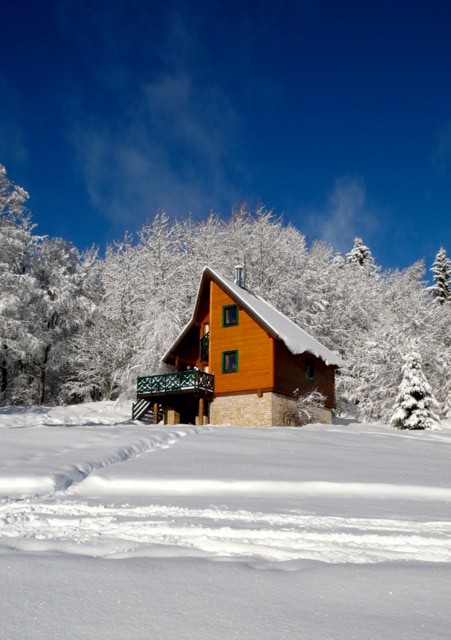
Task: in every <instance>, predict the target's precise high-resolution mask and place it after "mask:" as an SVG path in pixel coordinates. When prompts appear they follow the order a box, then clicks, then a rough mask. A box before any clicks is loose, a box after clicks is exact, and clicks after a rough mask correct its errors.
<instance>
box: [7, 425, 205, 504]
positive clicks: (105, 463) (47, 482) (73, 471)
mask: <svg viewBox="0 0 451 640" xmlns="http://www.w3.org/2000/svg"><path fill="white" fill-rule="evenodd" d="M207 429H208V427H191V428H190V427H186V428H180V429H172V430H170V431H167V432H166V433H159V434H158V435H153V436H150V437H145V438H139V439H137V440H136V441H135V442H132V443H130V444H128V445H124V446H120V447H118V448H117V449H116V450H115V451H113V452H112V453H111V454H107V455H102V456H99V457H97V458H96V459H93V460H86V461H83V462H77V463H76V464H72V465H68V468H67V469H66V470H64V471H59V472H57V473H53V474H52V473H49V474H47V475H41V476H40V477H38V476H36V475H30V476H27V475H26V474H24V473H21V472H20V470H18V471H17V472H14V473H11V474H9V475H7V476H2V475H0V496H4V497H9V496H13V497H25V496H27V495H50V494H53V493H54V492H58V491H66V490H68V489H70V488H72V489H73V488H74V487H75V486H76V485H78V484H80V483H82V482H84V481H86V479H87V478H88V477H89V476H90V475H91V474H92V473H93V472H95V471H97V470H99V469H104V468H106V467H109V466H111V465H114V464H118V463H122V462H128V461H129V460H132V459H133V458H136V457H137V456H139V455H142V454H144V453H149V452H151V451H153V450H154V449H158V448H161V449H167V448H169V447H171V446H172V445H173V444H175V443H176V442H177V441H178V440H179V439H180V438H183V437H185V436H187V435H192V434H198V433H200V432H201V431H205V430H207ZM41 458H45V456H44V455H41V456H40V455H36V456H35V457H34V462H39V461H40V460H41Z"/></svg>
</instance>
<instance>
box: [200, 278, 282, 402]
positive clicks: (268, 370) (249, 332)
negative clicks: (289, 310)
mask: <svg viewBox="0 0 451 640" xmlns="http://www.w3.org/2000/svg"><path fill="white" fill-rule="evenodd" d="M230 304H235V301H234V300H232V299H231V298H230V296H228V295H227V294H226V293H225V292H224V291H223V290H222V289H221V288H220V287H219V286H218V285H217V284H216V283H215V282H211V283H210V362H209V371H210V373H214V375H215V394H216V395H219V396H220V395H224V394H229V393H246V392H250V391H258V390H261V391H265V390H270V389H272V387H273V385H274V378H273V357H274V354H273V339H272V337H271V336H269V335H268V334H267V332H266V331H265V330H264V329H262V328H261V327H260V326H259V325H258V324H257V323H256V322H255V320H254V319H253V318H252V317H251V316H250V315H249V314H248V313H246V312H245V311H244V310H243V309H242V308H240V306H239V305H238V309H239V317H238V325H237V326H233V327H223V326H222V308H223V306H225V305H230ZM233 350H237V351H238V371H237V372H236V373H222V353H223V352H224V351H233Z"/></svg>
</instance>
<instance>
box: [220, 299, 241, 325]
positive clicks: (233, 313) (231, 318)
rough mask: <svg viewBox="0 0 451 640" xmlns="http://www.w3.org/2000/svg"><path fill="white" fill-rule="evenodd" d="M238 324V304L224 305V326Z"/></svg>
mask: <svg viewBox="0 0 451 640" xmlns="http://www.w3.org/2000/svg"><path fill="white" fill-rule="evenodd" d="M237 324H238V307H237V306H236V304H228V305H227V306H225V307H222V326H223V327H235V326H236V325H237Z"/></svg>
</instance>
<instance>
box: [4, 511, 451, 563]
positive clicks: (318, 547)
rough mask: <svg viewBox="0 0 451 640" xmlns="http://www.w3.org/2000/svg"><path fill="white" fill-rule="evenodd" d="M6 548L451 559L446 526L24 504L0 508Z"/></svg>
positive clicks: (450, 531) (332, 559) (338, 559)
mask: <svg viewBox="0 0 451 640" xmlns="http://www.w3.org/2000/svg"><path fill="white" fill-rule="evenodd" d="M5 548H6V549H11V548H14V549H20V550H23V551H50V550H53V551H59V552H63V553H64V552H65V553H77V554H82V555H95V556H101V557H109V558H124V557H128V556H139V557H141V556H142V557H159V556H177V557H180V556H204V557H213V558H216V559H227V558H228V559H232V558H233V559H235V560H236V559H241V560H246V561H248V560H249V559H259V560H265V561H290V560H291V561H293V560H317V561H321V562H326V563H378V562H386V561H393V560H405V561H407V560H411V561H412V560H413V561H417V562H451V522H412V521H406V520H391V519H378V518H374V519H371V518H342V517H324V516H323V517H321V516H315V515H309V514H305V513H302V512H300V511H292V512H288V513H275V514H274V513H262V512H251V511H246V510H228V509H224V508H219V507H218V508H215V507H209V508H205V509H194V508H185V507H175V506H166V505H149V506H141V507H139V506H127V505H123V506H117V505H113V506H104V505H102V506H98V505H90V504H87V503H81V502H75V501H74V502H69V503H68V502H65V503H64V504H62V503H59V502H55V503H54V504H49V503H44V502H38V501H37V500H31V499H27V500H25V501H23V502H9V503H5V504H3V505H0V551H1V550H2V549H3V550H4V549H5Z"/></svg>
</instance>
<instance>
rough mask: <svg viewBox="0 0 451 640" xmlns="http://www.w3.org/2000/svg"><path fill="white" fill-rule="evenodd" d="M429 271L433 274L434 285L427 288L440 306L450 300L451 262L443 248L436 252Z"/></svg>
mask: <svg viewBox="0 0 451 640" xmlns="http://www.w3.org/2000/svg"><path fill="white" fill-rule="evenodd" d="M431 271H432V273H433V274H434V275H433V279H434V284H433V285H432V286H431V287H429V291H430V292H431V293H432V295H433V296H434V297H435V300H436V301H437V302H438V303H440V304H443V303H444V302H446V301H449V300H451V260H450V259H449V258H448V257H447V255H446V251H445V249H444V248H443V247H441V248H440V249H439V251H438V252H437V255H436V256H435V260H434V264H433V265H432V267H431Z"/></svg>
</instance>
